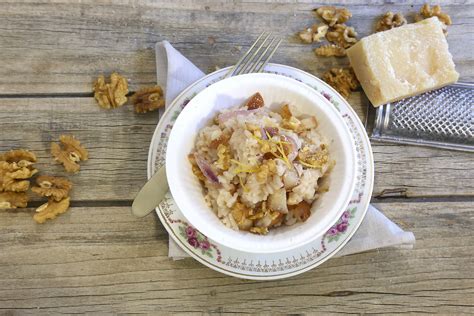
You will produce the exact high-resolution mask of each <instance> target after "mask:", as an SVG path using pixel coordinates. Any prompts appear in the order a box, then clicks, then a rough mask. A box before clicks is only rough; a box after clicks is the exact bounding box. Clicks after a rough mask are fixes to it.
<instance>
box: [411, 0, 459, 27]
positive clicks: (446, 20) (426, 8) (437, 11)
mask: <svg viewBox="0 0 474 316" xmlns="http://www.w3.org/2000/svg"><path fill="white" fill-rule="evenodd" d="M433 16H435V17H437V18H438V20H440V22H441V23H442V24H443V32H444V35H448V25H451V24H452V23H453V21H452V20H451V17H450V16H449V15H448V14H446V13H443V12H441V7H440V6H439V5H435V6H433V8H431V7H430V5H429V4H428V3H425V4H424V5H423V6H422V7H421V9H420V13H419V14H417V15H415V21H417V22H419V21H421V20H424V19H428V18H431V17H433Z"/></svg>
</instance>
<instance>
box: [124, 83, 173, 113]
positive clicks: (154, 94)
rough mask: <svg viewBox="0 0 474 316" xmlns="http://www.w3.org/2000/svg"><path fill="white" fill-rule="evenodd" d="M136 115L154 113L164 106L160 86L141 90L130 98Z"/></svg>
mask: <svg viewBox="0 0 474 316" xmlns="http://www.w3.org/2000/svg"><path fill="white" fill-rule="evenodd" d="M130 100H131V101H132V103H133V108H134V109H135V112H136V113H146V112H151V111H156V110H158V109H159V108H161V107H164V106H165V99H164V98H163V89H161V87H160V86H154V87H149V88H143V89H140V90H138V91H137V92H135V94H134V95H133V96H132V97H131V98H130Z"/></svg>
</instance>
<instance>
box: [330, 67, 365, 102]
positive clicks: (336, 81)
mask: <svg viewBox="0 0 474 316" xmlns="http://www.w3.org/2000/svg"><path fill="white" fill-rule="evenodd" d="M323 80H324V81H326V82H327V83H328V84H329V85H330V86H331V87H333V88H334V89H336V91H337V92H339V93H340V94H341V95H342V96H343V97H344V98H346V99H347V98H348V97H349V95H350V94H351V91H353V90H355V89H357V88H358V87H359V81H358V80H357V78H356V76H355V74H354V71H353V70H352V68H332V69H331V70H329V71H327V72H326V73H324V74H323Z"/></svg>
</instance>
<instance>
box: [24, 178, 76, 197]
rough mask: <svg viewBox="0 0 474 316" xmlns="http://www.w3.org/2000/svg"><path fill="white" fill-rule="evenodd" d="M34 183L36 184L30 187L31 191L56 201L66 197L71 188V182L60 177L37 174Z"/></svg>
mask: <svg viewBox="0 0 474 316" xmlns="http://www.w3.org/2000/svg"><path fill="white" fill-rule="evenodd" d="M36 183H37V184H38V186H35V187H32V188H31V191H33V192H34V193H36V194H38V195H40V196H44V197H49V198H51V199H53V200H55V201H57V202H58V201H61V200H62V199H64V198H65V197H67V196H68V195H69V191H70V190H71V189H72V182H71V181H69V180H68V179H66V178H61V177H52V176H39V177H38V178H36Z"/></svg>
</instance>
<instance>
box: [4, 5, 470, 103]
mask: <svg viewBox="0 0 474 316" xmlns="http://www.w3.org/2000/svg"><path fill="white" fill-rule="evenodd" d="M325 2H326V3H330V2H328V1H325ZM423 2H424V1H413V3H415V4H414V5H408V4H406V3H403V2H402V3H400V4H396V3H395V2H393V1H380V0H379V1H344V2H343V3H346V4H347V5H348V7H349V8H350V10H351V11H352V12H353V18H352V19H351V20H350V21H349V24H350V25H353V26H355V28H356V30H357V31H358V32H359V35H360V36H366V35H368V34H371V33H372V32H373V29H374V23H375V21H376V19H377V17H378V16H379V15H381V14H383V13H385V12H386V11H387V10H393V11H397V12H403V13H405V14H406V15H407V17H408V19H409V20H410V21H412V20H413V15H414V13H415V12H416V11H418V10H419V7H421V4H422V3H423ZM2 3H3V4H2ZM0 6H1V7H2V10H0V30H1V32H0V60H1V61H2V67H1V68H0V94H24V93H46V94H51V93H64V92H80V93H89V92H90V84H91V82H92V81H93V80H94V78H95V77H96V76H97V75H98V74H99V73H110V72H111V71H113V70H118V71H120V72H122V73H123V74H124V75H126V76H127V77H128V78H129V79H130V81H131V87H132V89H136V88H137V87H139V86H142V85H149V84H152V83H154V82H155V81H156V74H155V55H154V45H155V43H156V42H158V41H161V40H168V41H170V42H171V43H172V44H173V45H174V46H175V47H176V48H177V49H179V50H180V51H181V52H182V53H183V54H184V55H185V56H187V57H188V58H190V59H191V60H192V61H193V62H194V63H195V64H196V65H197V66H198V67H200V68H201V69H203V70H204V71H206V70H208V69H209V68H212V67H214V66H216V65H218V66H220V67H223V66H226V65H230V64H233V63H235V62H236V60H237V59H238V57H239V56H240V55H241V54H242V53H243V52H244V51H246V50H247V48H248V47H249V45H250V43H252V42H253V40H254V39H255V38H256V37H257V36H258V34H260V33H261V32H262V31H264V30H267V31H269V30H271V31H273V32H275V33H276V34H278V35H279V36H281V37H282V38H283V43H282V45H281V46H280V49H279V50H278V52H277V54H276V55H275V56H274V58H273V61H274V62H277V63H282V64H287V65H290V66H294V67H297V68H301V69H303V70H306V71H309V72H311V73H313V74H315V75H318V76H319V75H321V74H322V73H323V72H324V71H326V70H327V69H329V68H330V67H332V66H335V65H346V64H348V61H347V59H346V58H342V59H337V58H324V57H319V58H317V57H316V56H315V55H314V53H313V52H312V46H311V45H303V44H300V43H299V41H298V40H297V39H296V37H295V34H296V33H297V32H298V31H300V30H301V29H303V28H305V27H307V26H310V25H311V24H313V23H314V22H315V21H317V20H316V19H315V18H314V16H313V14H312V12H311V9H313V8H315V7H317V6H318V4H312V3H307V2H300V3H298V2H297V3H294V2H293V1H281V2H279V3H273V2H267V1H248V2H234V1H232V2H227V3H225V5H222V4H220V2H219V1H210V2H189V1H184V0H181V1H163V0H162V1H143V0H142V1H135V2H133V4H131V3H129V2H126V1H107V0H101V1H91V0H89V1H81V2H73V1H64V0H63V1H54V3H48V2H37V1H28V2H18V3H17V2H8V1H0ZM443 10H444V11H445V12H447V13H449V14H450V15H451V17H452V20H453V25H452V26H450V27H449V37H448V41H449V44H450V50H451V53H452V54H453V56H454V61H455V63H456V64H457V69H458V71H459V72H460V73H461V80H464V81H472V80H474V58H473V55H472V47H474V37H473V36H472V29H473V27H474V15H473V14H472V11H473V10H474V4H473V3H472V2H469V1H456V2H454V1H453V2H446V4H443Z"/></svg>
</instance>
